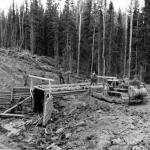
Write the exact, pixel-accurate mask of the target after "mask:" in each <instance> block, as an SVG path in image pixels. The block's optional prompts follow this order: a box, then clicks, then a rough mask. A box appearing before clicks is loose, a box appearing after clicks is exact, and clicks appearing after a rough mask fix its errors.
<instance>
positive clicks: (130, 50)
mask: <svg viewBox="0 0 150 150" xmlns="http://www.w3.org/2000/svg"><path fill="white" fill-rule="evenodd" d="M132 25H133V0H131V17H130V41H129V66H128V78H129V79H130V75H131V74H130V73H131V57H132Z"/></svg>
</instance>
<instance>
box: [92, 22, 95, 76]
mask: <svg viewBox="0 0 150 150" xmlns="http://www.w3.org/2000/svg"><path fill="white" fill-rule="evenodd" d="M94 41H95V25H94V29H93V42H92V63H91V73H92V72H93V64H94Z"/></svg>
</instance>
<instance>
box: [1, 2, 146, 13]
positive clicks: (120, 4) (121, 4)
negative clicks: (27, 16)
mask: <svg viewBox="0 0 150 150" xmlns="http://www.w3.org/2000/svg"><path fill="white" fill-rule="evenodd" d="M12 1H13V0H0V9H2V10H5V11H6V12H7V10H8V9H9V6H10V4H11V3H12ZM29 1H30V0H29ZM41 1H42V3H43V5H44V6H46V0H41ZM56 1H57V0H56ZM62 1H64V0H62ZM111 1H113V3H114V8H115V10H118V9H119V8H120V9H121V10H122V11H125V10H126V8H128V6H129V3H130V1H131V0H111ZM23 2H24V0H15V3H16V4H17V5H20V4H21V3H23ZM139 2H140V6H143V5H144V0H139Z"/></svg>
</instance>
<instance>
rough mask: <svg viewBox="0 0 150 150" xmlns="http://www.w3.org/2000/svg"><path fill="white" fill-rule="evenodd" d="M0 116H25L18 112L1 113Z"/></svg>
mask: <svg viewBox="0 0 150 150" xmlns="http://www.w3.org/2000/svg"><path fill="white" fill-rule="evenodd" d="M0 116H5V117H25V115H20V114H7V113H1V114H0Z"/></svg>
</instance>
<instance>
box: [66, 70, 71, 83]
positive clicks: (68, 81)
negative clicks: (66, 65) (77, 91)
mask: <svg viewBox="0 0 150 150" xmlns="http://www.w3.org/2000/svg"><path fill="white" fill-rule="evenodd" d="M66 74H67V84H69V83H70V74H71V71H67V72H66Z"/></svg>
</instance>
